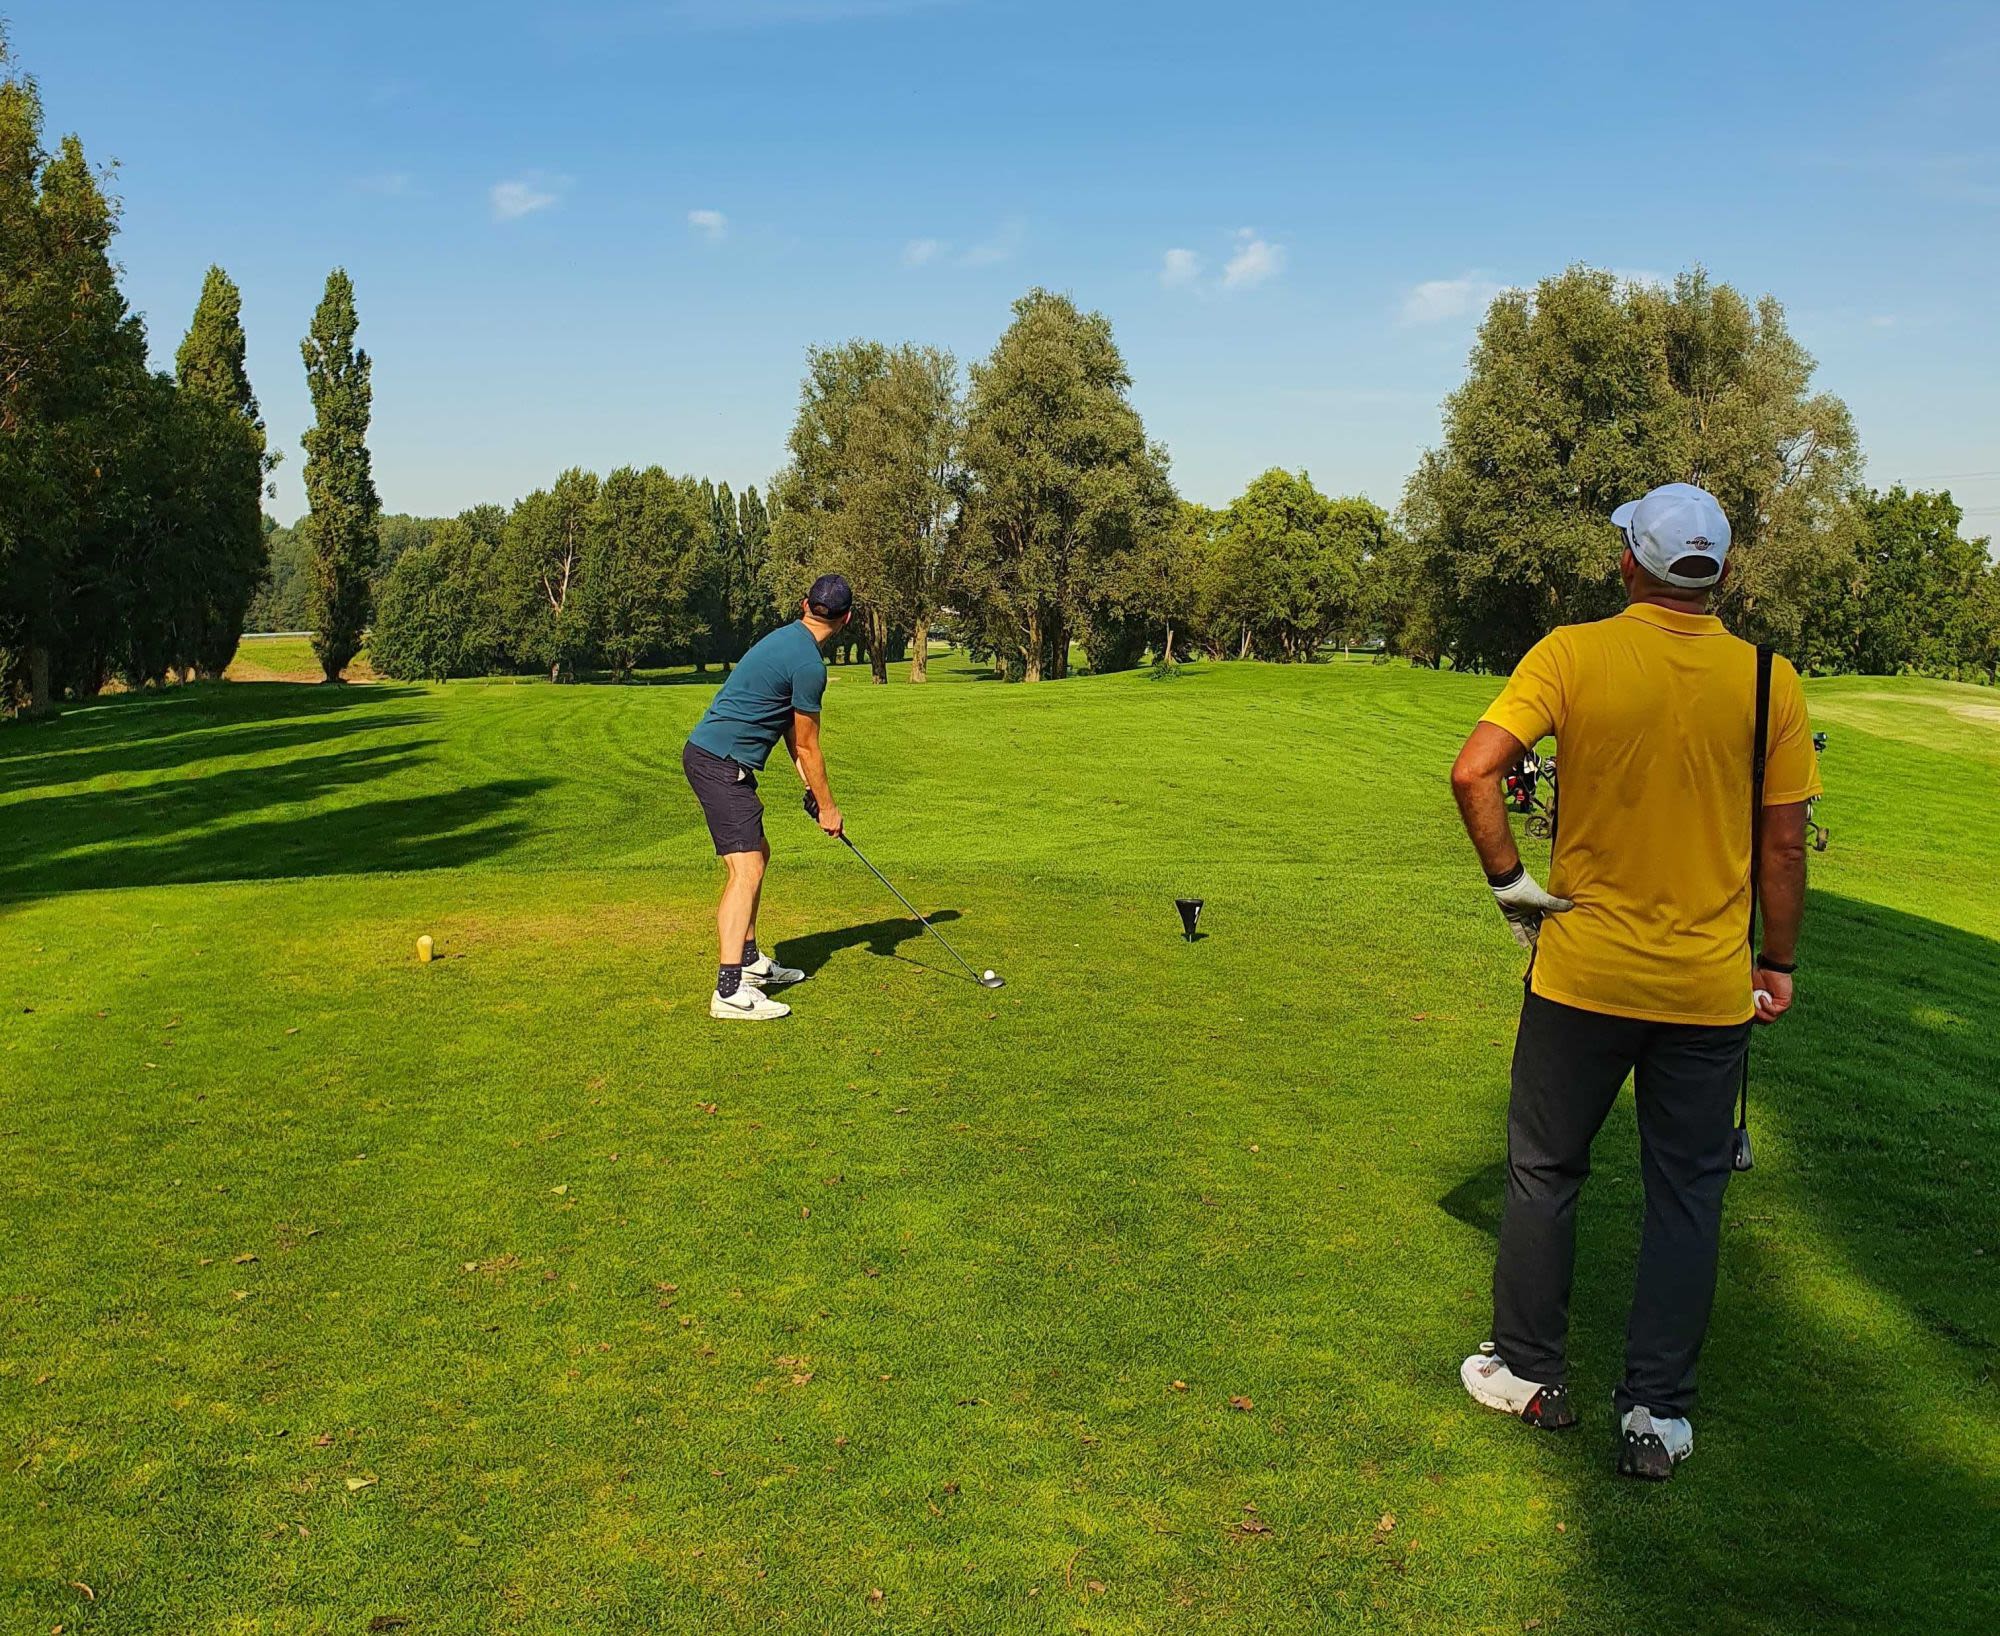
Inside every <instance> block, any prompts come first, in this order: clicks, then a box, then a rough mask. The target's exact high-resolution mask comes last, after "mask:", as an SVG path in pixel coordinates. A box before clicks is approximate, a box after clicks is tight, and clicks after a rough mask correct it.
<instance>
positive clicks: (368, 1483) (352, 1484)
mask: <svg viewBox="0 0 2000 1636" xmlns="http://www.w3.org/2000/svg"><path fill="white" fill-rule="evenodd" d="M378 1481H380V1479H379V1478H375V1477H350V1478H348V1479H347V1492H348V1493H350V1494H358V1493H360V1492H361V1490H362V1489H364V1488H373V1487H374V1486H375V1484H376V1483H377V1482H378Z"/></svg>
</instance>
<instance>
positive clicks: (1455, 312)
mask: <svg viewBox="0 0 2000 1636" xmlns="http://www.w3.org/2000/svg"><path fill="white" fill-rule="evenodd" d="M1505 288H1506V286H1505V285H1504V284H1496V283H1494V282H1493V280H1492V279H1490V278H1488V277H1486V275H1485V274H1483V273H1465V274H1462V275H1461V276H1459V277H1457V278H1429V279H1425V280H1424V282H1423V283H1421V284H1418V285H1416V286H1415V287H1414V288H1412V289H1411V290H1409V291H1408V292H1407V293H1406V294H1405V295H1404V297H1403V306H1402V311H1401V312H1400V314H1399V315H1398V316H1399V317H1400V319H1401V321H1402V322H1403V323H1405V324H1444V323H1449V322H1450V321H1451V320H1452V319H1454V318H1466V317H1469V316H1471V315H1472V314H1474V313H1480V312H1484V311H1485V310H1486V307H1487V305H1488V303H1490V302H1491V301H1492V299H1493V298H1494V297H1495V296H1496V295H1498V294H1499V293H1500V292H1501V291H1502V290H1503V289H1505Z"/></svg>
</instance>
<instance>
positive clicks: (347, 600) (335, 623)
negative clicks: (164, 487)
mask: <svg viewBox="0 0 2000 1636" xmlns="http://www.w3.org/2000/svg"><path fill="white" fill-rule="evenodd" d="M357 323H358V320H357V318H356V316H355V311H354V283H353V280H351V279H350V278H349V277H348V276H347V273H346V271H345V270H344V269H342V268H339V267H336V268H335V269H334V270H333V271H332V272H331V273H329V274H327V278H326V294H325V295H324V296H322V297H321V299H320V304H319V310H318V311H317V312H315V313H314V314H313V321H312V330H311V332H310V333H309V334H308V335H307V336H306V338H305V341H304V342H303V343H302V344H301V347H300V350H301V352H302V353H303V354H304V356H305V363H306V385H307V387H308V388H309V389H310V390H311V392H312V401H313V414H314V417H315V418H314V423H313V425H312V426H311V428H310V429H308V431H307V432H306V434H305V438H304V443H305V450H306V472H305V479H306V504H307V506H308V507H310V515H309V516H308V517H307V518H306V522H305V526H306V530H307V534H308V537H309V539H310V541H311V545H312V595H311V597H310V599H309V600H308V603H307V608H308V611H309V612H310V613H311V616H312V623H313V652H314V653H316V654H318V655H319V663H320V669H321V670H323V671H324V672H325V673H326V679H327V680H328V681H329V682H337V681H339V680H340V679H341V675H340V673H341V672H342V671H343V670H345V669H346V668H347V666H348V663H349V662H350V661H351V660H352V659H353V658H354V655H355V654H356V653H357V652H359V651H360V648H361V637H362V632H363V630H364V629H365V627H366V626H367V623H368V575H369V573H370V571H371V570H372V569H373V568H374V566H375V550H376V527H377V522H378V519H379V517H380V515H381V510H382V502H381V501H380V499H378V498H377V496H376V493H375V478H374V475H373V473H372V472H371V470H370V466H369V459H368V411H369V405H370V403H371V401H372V396H373V395H372V391H371V388H370V386H369V380H368V377H369V371H370V368H371V365H370V363H369V358H368V354H367V353H365V352H362V351H360V350H358V349H357V348H356V347H355V345H354V331H355V327H356V324H357Z"/></svg>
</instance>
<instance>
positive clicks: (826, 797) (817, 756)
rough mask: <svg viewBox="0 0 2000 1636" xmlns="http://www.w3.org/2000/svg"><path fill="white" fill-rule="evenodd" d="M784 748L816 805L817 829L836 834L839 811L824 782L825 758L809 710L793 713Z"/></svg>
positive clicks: (840, 818)
mask: <svg viewBox="0 0 2000 1636" xmlns="http://www.w3.org/2000/svg"><path fill="white" fill-rule="evenodd" d="M785 748H786V749H787V750H789V751H790V752H791V756H792V762H793V764H794V765H795V766H796V767H797V768H798V769H799V777H800V778H802V779H804V780H805V786H806V788H807V789H809V790H811V791H812V795H813V800H814V801H816V802H817V803H818V804H819V827H820V828H821V829H823V830H825V831H826V832H827V834H829V835H838V834H839V833H840V832H841V828H842V825H843V822H844V820H843V819H842V817H841V813H840V808H839V807H838V806H836V805H835V804H834V799H833V788H832V786H831V785H830V784H828V783H827V781H826V757H825V756H824V755H823V754H821V753H820V747H819V717H817V716H815V715H813V714H811V713H810V712H809V711H805V710H794V711H793V712H792V724H791V725H790V726H789V727H787V728H786V729H785Z"/></svg>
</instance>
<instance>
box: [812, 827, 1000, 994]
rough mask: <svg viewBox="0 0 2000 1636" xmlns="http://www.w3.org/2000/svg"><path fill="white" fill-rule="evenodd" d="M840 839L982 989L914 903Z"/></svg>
mask: <svg viewBox="0 0 2000 1636" xmlns="http://www.w3.org/2000/svg"><path fill="white" fill-rule="evenodd" d="M841 839H842V840H843V841H847V850H848V851H850V852H852V853H853V854H854V855H855V856H856V857H857V858H859V859H860V860H861V861H862V862H863V863H864V864H867V865H868V873H869V874H871V875H873V876H874V877H875V878H876V879H877V880H879V881H880V882H881V883H882V884H883V885H884V886H886V887H888V888H889V890H890V891H891V892H894V893H895V896H896V901H897V902H898V903H900V904H901V905H902V906H903V907H904V908H905V909H907V910H909V911H910V913H911V914H913V915H915V916H916V917H917V924H918V925H919V926H921V927H923V929H924V930H925V931H927V932H929V933H930V934H931V936H933V937H935V938H936V939H937V940H938V941H939V942H940V943H943V944H944V952H945V953H946V954H948V955H950V956H951V957H952V959H954V960H956V961H957V962H958V963H959V964H960V965H961V966H965V975H966V976H968V977H970V978H971V979H972V980H973V981H974V982H975V983H979V984H980V986H981V987H984V986H985V984H984V982H983V980H982V979H981V977H980V975H979V973H978V972H976V971H974V970H973V969H972V968H971V967H970V966H966V965H965V956H964V955H962V954H960V953H959V952H958V950H956V949H955V948H953V947H952V946H951V944H950V943H949V942H948V941H947V940H946V938H945V935H944V933H943V932H941V931H939V930H938V929H937V928H936V927H935V926H933V925H932V924H931V923H930V922H929V921H928V920H926V919H924V917H923V913H922V911H920V910H919V909H918V908H917V906H916V905H915V904H914V903H912V902H911V901H910V900H909V899H908V898H906V897H904V896H903V894H902V893H901V892H897V891H896V883H895V882H894V881H892V880H891V879H889V877H888V876H887V875H885V874H883V873H882V871H881V870H879V869H877V868H876V867H875V866H874V865H873V864H872V863H868V854H867V853H865V852H863V851H862V850H861V848H860V847H858V846H856V845H855V844H854V843H853V842H852V841H848V840H847V837H846V836H845V835H843V836H841Z"/></svg>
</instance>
